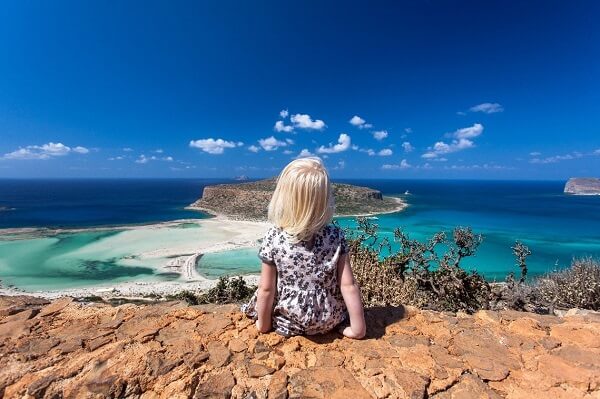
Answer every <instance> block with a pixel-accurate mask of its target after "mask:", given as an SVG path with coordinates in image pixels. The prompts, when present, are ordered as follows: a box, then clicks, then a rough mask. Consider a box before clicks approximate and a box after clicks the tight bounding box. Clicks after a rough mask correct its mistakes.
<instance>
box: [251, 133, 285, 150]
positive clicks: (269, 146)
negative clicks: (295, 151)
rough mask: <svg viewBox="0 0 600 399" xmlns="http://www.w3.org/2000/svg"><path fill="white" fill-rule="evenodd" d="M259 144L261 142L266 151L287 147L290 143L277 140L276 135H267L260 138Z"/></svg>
mask: <svg viewBox="0 0 600 399" xmlns="http://www.w3.org/2000/svg"><path fill="white" fill-rule="evenodd" d="M258 144H260V146H261V147H262V148H263V149H264V150H265V151H275V150H276V149H278V148H279V147H285V146H287V145H288V143H286V142H285V141H280V140H277V139H276V138H275V137H274V136H271V137H267V138H266V139H260V140H258Z"/></svg>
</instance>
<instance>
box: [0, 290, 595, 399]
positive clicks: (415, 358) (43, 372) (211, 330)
mask: <svg viewBox="0 0 600 399" xmlns="http://www.w3.org/2000/svg"><path fill="white" fill-rule="evenodd" d="M1 309H4V310H3V313H2V312H0V397H5V398H21V397H73V398H76V397H109V396H113V397H140V398H188V397H197V398H229V397H231V398H235V399H242V398H253V397H255V398H267V399H268V398H271V399H274V398H275V399H284V398H287V397H290V398H302V397H313V398H319V397H321V398H344V399H346V398H349V399H359V398H363V397H364V398H367V397H375V398H388V399H394V398H421V397H431V398H471V397H476V398H497V397H498V396H497V395H501V396H502V397H507V398H540V399H541V398H554V397H556V398H575V399H576V398H590V399H593V398H596V399H600V339H599V338H598V337H600V319H598V318H595V317H594V315H593V314H592V315H589V314H584V315H576V316H573V317H565V318H560V317H555V316H540V315H533V314H529V313H524V312H512V311H509V312H490V311H481V312H478V313H476V314H475V315H473V316H470V315H467V314H460V315H456V316H455V315H453V314H449V313H437V312H432V311H420V310H417V309H412V308H408V307H406V308H405V307H400V308H384V307H379V308H374V309H368V310H367V321H368V323H371V324H369V335H368V339H365V340H361V341H356V340H351V339H347V338H342V337H341V336H340V335H339V334H337V333H336V332H333V333H329V334H325V335H320V336H311V337H291V338H284V337H281V336H279V335H277V334H274V333H270V334H260V335H258V334H257V333H256V328H255V327H254V325H253V324H252V323H251V322H250V321H249V320H248V319H245V318H244V317H243V316H242V315H241V314H240V313H238V311H237V307H236V306H218V305H207V306H187V305H186V304H184V303H180V302H167V303H159V304H154V305H133V304H125V305H121V306H118V307H112V306H110V305H105V304H94V305H93V306H90V305H83V304H80V303H77V302H74V301H71V300H70V299H60V300H58V301H55V302H53V303H51V304H47V303H45V302H43V301H39V300H37V299H27V297H20V298H18V299H14V298H5V297H0V310H1ZM17 310H18V311H17ZM40 315H41V316H40ZM288 376H289V377H288Z"/></svg>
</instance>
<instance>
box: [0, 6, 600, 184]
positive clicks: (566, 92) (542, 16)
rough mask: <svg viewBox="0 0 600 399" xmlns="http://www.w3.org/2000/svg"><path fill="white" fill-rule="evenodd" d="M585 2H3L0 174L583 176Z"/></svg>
mask: <svg viewBox="0 0 600 399" xmlns="http://www.w3.org/2000/svg"><path fill="white" fill-rule="evenodd" d="M599 19H600V2H597V1H591V0H590V1H560V2H559V1H533V0H532V1H525V2H507V1H486V2H480V1H449V0H448V1H416V0H415V1H364V2H358V1H344V2H341V1H340V2H332V1H310V0H309V1H294V0H292V1H285V2H281V1H260V0H257V1H254V2H249V1H241V0H240V1H225V0H220V1H208V0H207V1H189V2H187V1H161V2H156V1H143V2H142V1H139V2H136V1H126V2H105V1H59V0H57V1H52V2H44V1H22V0H15V1H7V2H4V3H3V12H2V13H1V14H0V178H38V177H40V178H41V177H44V178H45V177H52V178H63V177H64V178H71V177H73V178H74V177H132V178H133V177H164V178H178V177H179V178H181V177H207V178H209V177H235V176H240V175H246V176H249V177H266V176H272V175H275V174H277V173H278V171H280V170H281V168H282V167H283V166H285V165H286V164H287V163H288V162H290V161H291V160H293V159H294V158H296V157H299V156H306V155H315V156H320V157H321V158H323V160H324V162H325V164H326V165H327V166H328V168H329V170H330V174H331V175H332V176H333V177H334V178H401V179H404V178H411V179H412V178H416V179H418V178H427V179H430V178H440V179H565V178H568V177H571V176H599V177H600V24H598V20H599Z"/></svg>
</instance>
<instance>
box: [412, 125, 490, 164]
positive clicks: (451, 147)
mask: <svg viewBox="0 0 600 399" xmlns="http://www.w3.org/2000/svg"><path fill="white" fill-rule="evenodd" d="M482 133H483V125H481V124H479V123H476V124H474V125H473V126H470V127H465V128H462V129H458V130H456V131H455V132H453V133H450V134H449V135H448V136H450V137H452V138H453V140H452V142H450V143H446V142H443V141H438V142H437V143H435V144H434V145H433V147H429V150H428V151H427V152H426V153H424V154H423V155H421V157H422V158H425V159H432V158H436V157H438V156H440V155H444V154H450V153H452V152H457V151H462V150H466V149H467V148H473V147H475V143H474V142H473V140H471V139H473V138H475V137H478V136H480V135H481V134H482Z"/></svg>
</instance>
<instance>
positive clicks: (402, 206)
mask: <svg viewBox="0 0 600 399" xmlns="http://www.w3.org/2000/svg"><path fill="white" fill-rule="evenodd" d="M383 198H388V199H391V200H392V201H394V202H395V203H396V204H397V206H396V207H395V208H393V209H390V210H388V211H379V212H367V213H358V214H335V215H334V217H341V218H345V217H369V216H377V215H386V214H390V213H396V212H402V211H403V210H404V209H406V208H408V203H407V202H406V201H404V200H403V199H402V198H400V197H389V196H384V197H383ZM185 209H188V210H191V211H200V212H204V213H208V214H209V215H212V216H214V217H215V218H219V219H221V220H232V221H247V220H244V219H234V218H231V217H228V216H226V215H225V214H223V213H218V212H215V211H214V210H212V209H208V208H204V207H201V206H199V205H194V206H192V205H189V206H186V207H185ZM257 222H262V221H257ZM265 223H266V222H265Z"/></svg>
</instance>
